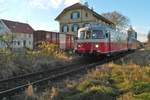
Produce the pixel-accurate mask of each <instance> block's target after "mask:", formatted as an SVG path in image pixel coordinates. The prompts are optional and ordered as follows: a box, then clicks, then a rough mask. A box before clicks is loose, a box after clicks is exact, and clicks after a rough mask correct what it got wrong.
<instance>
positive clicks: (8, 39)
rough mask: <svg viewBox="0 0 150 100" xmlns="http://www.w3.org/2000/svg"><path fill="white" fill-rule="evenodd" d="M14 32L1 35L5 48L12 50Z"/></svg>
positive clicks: (0, 38) (0, 39)
mask: <svg viewBox="0 0 150 100" xmlns="http://www.w3.org/2000/svg"><path fill="white" fill-rule="evenodd" d="M12 37H13V36H12V34H8V33H7V34H2V35H0V41H1V42H2V43H3V44H4V46H5V48H7V49H9V50H12Z"/></svg>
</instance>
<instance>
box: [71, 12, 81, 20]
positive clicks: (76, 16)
mask: <svg viewBox="0 0 150 100" xmlns="http://www.w3.org/2000/svg"><path fill="white" fill-rule="evenodd" d="M78 18H80V12H78V11H77V12H73V13H71V19H78Z"/></svg>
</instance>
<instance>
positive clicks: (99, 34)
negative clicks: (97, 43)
mask: <svg viewBox="0 0 150 100" xmlns="http://www.w3.org/2000/svg"><path fill="white" fill-rule="evenodd" d="M92 38H93V39H102V38H104V34H103V31H102V30H93V32H92Z"/></svg>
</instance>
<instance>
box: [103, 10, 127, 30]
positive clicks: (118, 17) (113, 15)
mask: <svg viewBox="0 0 150 100" xmlns="http://www.w3.org/2000/svg"><path fill="white" fill-rule="evenodd" d="M102 16H104V17H105V18H107V19H109V20H110V21H112V22H113V23H115V25H116V26H118V27H119V28H126V27H128V26H129V19H128V18H127V17H126V16H124V15H122V14H121V13H119V12H117V11H113V12H108V13H103V14H102Z"/></svg>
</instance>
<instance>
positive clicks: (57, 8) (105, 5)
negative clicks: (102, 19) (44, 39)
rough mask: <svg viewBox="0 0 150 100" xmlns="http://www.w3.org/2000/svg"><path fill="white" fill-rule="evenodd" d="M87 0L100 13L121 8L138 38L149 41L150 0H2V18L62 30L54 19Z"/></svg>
mask: <svg viewBox="0 0 150 100" xmlns="http://www.w3.org/2000/svg"><path fill="white" fill-rule="evenodd" d="M85 1H87V2H88V3H89V7H93V8H94V10H95V11H96V12H98V13H105V12H111V11H114V10H115V11H118V12H120V13H122V14H123V15H125V16H127V17H128V18H129V19H130V21H131V24H132V26H133V27H134V29H136V31H137V32H138V39H139V40H140V41H146V39H147V33H148V30H150V20H149V19H150V13H149V11H150V6H149V4H150V0H0V7H1V9H0V19H8V20H14V21H20V22H26V23H29V24H30V25H31V26H32V27H33V28H34V29H35V30H39V29H40V30H42V29H43V30H49V31H59V24H58V22H56V21H55V20H54V19H55V18H56V17H57V16H58V15H59V13H60V12H61V11H62V10H63V9H64V8H65V7H67V6H69V5H72V4H74V3H76V2H82V3H84V2H85Z"/></svg>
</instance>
